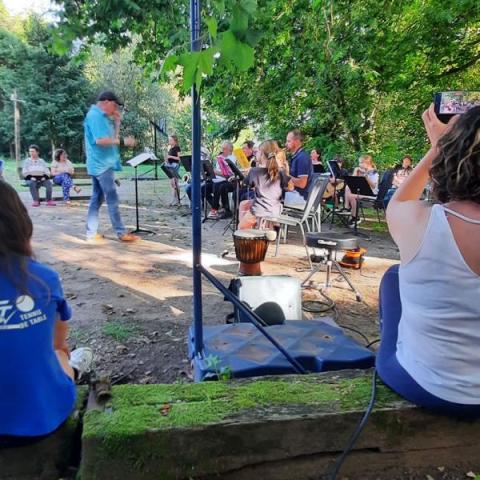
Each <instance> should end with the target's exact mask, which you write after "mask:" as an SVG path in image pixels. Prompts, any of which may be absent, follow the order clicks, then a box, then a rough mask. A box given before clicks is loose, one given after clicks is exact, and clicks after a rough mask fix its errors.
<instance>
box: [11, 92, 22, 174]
mask: <svg viewBox="0 0 480 480" xmlns="http://www.w3.org/2000/svg"><path fill="white" fill-rule="evenodd" d="M12 101H13V109H14V114H13V118H14V127H15V160H16V163H17V169H18V168H20V166H21V165H20V108H19V107H18V96H17V90H16V89H15V90H14V91H13V95H12Z"/></svg>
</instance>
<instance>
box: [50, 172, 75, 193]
mask: <svg viewBox="0 0 480 480" xmlns="http://www.w3.org/2000/svg"><path fill="white" fill-rule="evenodd" d="M53 183H55V184H56V185H61V186H62V192H63V199H64V200H70V189H71V188H72V186H73V179H72V176H71V175H70V174H68V173H61V174H60V175H55V176H54V177H53Z"/></svg>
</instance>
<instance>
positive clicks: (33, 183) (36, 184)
mask: <svg viewBox="0 0 480 480" xmlns="http://www.w3.org/2000/svg"><path fill="white" fill-rule="evenodd" d="M27 183H28V186H29V187H30V193H31V194H32V198H33V201H34V202H39V201H40V194H39V190H40V187H45V190H46V195H45V196H46V199H47V202H48V201H49V200H51V199H52V182H51V181H50V180H48V179H47V180H34V179H32V180H27Z"/></svg>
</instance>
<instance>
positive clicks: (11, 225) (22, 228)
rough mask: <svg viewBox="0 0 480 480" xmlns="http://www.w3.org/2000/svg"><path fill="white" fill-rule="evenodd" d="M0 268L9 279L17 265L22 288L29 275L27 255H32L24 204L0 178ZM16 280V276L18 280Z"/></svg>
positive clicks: (13, 277) (29, 224) (29, 223)
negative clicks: (0, 201)
mask: <svg viewBox="0 0 480 480" xmlns="http://www.w3.org/2000/svg"><path fill="white" fill-rule="evenodd" d="M0 198H1V199H2V208H0V270H3V271H4V272H5V273H6V274H7V275H8V276H9V277H10V278H11V279H12V281H14V282H15V280H16V279H17V278H18V277H19V276H18V275H15V272H16V270H17V269H19V270H20V271H19V273H20V283H21V285H18V286H19V287H20V290H23V291H24V292H25V290H26V280H27V278H28V272H27V259H28V257H31V256H32V255H33V252H32V245H31V239H32V233H33V225H32V221H31V220H30V217H29V215H28V212H27V209H26V208H25V205H24V204H23V203H22V201H21V200H20V197H19V196H18V193H17V192H16V191H15V189H14V188H13V187H11V186H10V185H9V184H8V183H7V182H5V181H3V180H0ZM17 282H18V280H17Z"/></svg>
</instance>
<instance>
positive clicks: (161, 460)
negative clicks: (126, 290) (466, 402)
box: [81, 370, 480, 480]
mask: <svg viewBox="0 0 480 480" xmlns="http://www.w3.org/2000/svg"><path fill="white" fill-rule="evenodd" d="M371 382H372V372H371V371H360V370H356V371H352V370H350V371H348V370H344V371H339V372H329V373H324V374H312V375H304V376H297V375H289V376H283V377H282V376H277V377H263V378H256V379H246V380H237V381H231V382H205V383H200V384H173V385H119V386H114V387H113V389H112V393H113V396H112V399H111V402H110V403H109V404H107V405H106V407H105V410H104V411H98V410H87V412H86V413H85V415H84V418H83V435H82V461H81V478H82V480H98V479H106V478H128V479H129V480H158V479H176V480H180V479H184V480H193V479H213V478H222V479H227V480H250V479H252V478H275V479H276V480H292V479H295V480H307V479H312V478H315V479H324V478H329V476H328V474H329V473H330V472H331V471H332V467H333V465H334V462H335V461H336V460H337V458H338V456H339V455H340V453H341V452H342V451H343V449H344V448H345V446H346V445H347V443H348V441H349V438H350V436H351V435H352V433H353V432H354V430H355V429H356V427H357V425H358V422H359V421H360V419H361V418H362V416H363V414H364V412H365V410H366V408H367V405H368V403H369V400H370V395H371ZM479 436H480V422H479V421H476V422H475V421H469V422H467V421H460V420H456V419H453V418H447V417H443V416H438V415H434V414H431V413H428V412H427V411H425V410H422V409H420V408H417V407H415V406H413V405H412V404H410V403H408V402H406V401H405V400H403V399H401V398H400V397H398V396H397V395H396V394H395V393H393V392H392V391H391V390H390V389H389V388H388V387H386V386H385V385H383V384H382V383H381V382H379V385H378V389H377V400H376V403H375V408H374V410H373V412H372V414H371V416H370V418H369V420H368V422H367V424H366V427H365V429H364V430H363V432H362V434H361V436H360V438H359V439H358V441H357V443H356V444H355V446H354V448H353V450H352V452H351V453H350V455H349V456H348V457H347V460H346V462H345V464H344V466H343V468H342V470H341V475H340V476H339V477H338V478H342V477H343V475H346V476H348V477H349V478H358V479H360V478H362V479H363V478H365V479H366V478H375V479H390V478H392V477H394V478H410V475H408V472H409V471H410V472H415V475H412V476H415V478H417V475H416V474H417V473H418V478H425V475H424V476H421V475H420V473H421V472H425V473H428V472H437V473H438V470H437V468H438V467H441V468H447V469H448V468H449V467H454V468H455V469H461V470H460V471H461V472H469V471H474V472H478V471H480V443H479V442H478V438H479ZM404 474H405V475H404ZM434 475H435V473H434ZM427 478H428V477H427ZM435 478H437V477H436V476H435ZM452 478H453V477H452Z"/></svg>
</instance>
